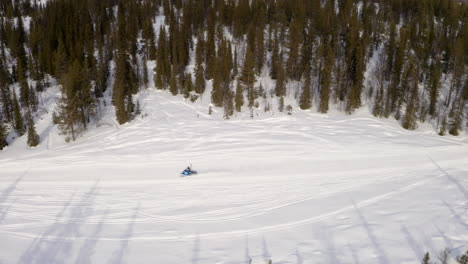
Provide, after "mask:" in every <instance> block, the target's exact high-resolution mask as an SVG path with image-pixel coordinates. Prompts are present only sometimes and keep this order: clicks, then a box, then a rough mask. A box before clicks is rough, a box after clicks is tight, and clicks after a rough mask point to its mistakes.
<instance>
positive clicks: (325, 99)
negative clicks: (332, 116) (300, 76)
mask: <svg viewBox="0 0 468 264" xmlns="http://www.w3.org/2000/svg"><path fill="white" fill-rule="evenodd" d="M324 63H325V65H324V66H323V68H322V69H321V79H320V105H319V112H321V113H326V112H328V103H329V100H330V84H331V74H332V69H333V64H334V55H333V50H332V47H330V45H326V47H325V58H324Z"/></svg>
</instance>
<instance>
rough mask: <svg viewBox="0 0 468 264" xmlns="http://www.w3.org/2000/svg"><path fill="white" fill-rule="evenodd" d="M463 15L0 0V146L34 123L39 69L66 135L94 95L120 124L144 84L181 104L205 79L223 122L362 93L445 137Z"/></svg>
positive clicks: (456, 99)
mask: <svg viewBox="0 0 468 264" xmlns="http://www.w3.org/2000/svg"><path fill="white" fill-rule="evenodd" d="M467 15H468V9H467V6H466V5H464V4H462V3H458V2H457V1H452V0H361V1H352V0H327V1H321V0H276V1H275V0H224V1H215V0H99V1H97V0H82V1H74V0H50V1H48V2H47V3H46V5H45V6H42V5H39V4H37V2H35V1H32V2H31V1H29V0H25V1H23V0H4V1H2V2H1V3H0V56H1V59H0V97H1V98H0V99H1V106H2V108H1V111H2V112H1V119H2V122H0V142H1V143H0V145H1V146H4V145H5V144H6V142H5V140H4V138H5V135H6V134H7V132H8V131H9V130H10V129H13V130H14V131H16V133H17V134H18V135H22V134H24V133H26V131H28V132H29V131H32V132H34V123H33V122H34V118H33V117H34V114H35V113H36V112H37V110H38V99H37V98H38V93H40V92H42V91H43V90H44V89H45V88H47V87H48V86H50V83H49V82H50V80H51V79H52V78H51V77H53V78H54V79H56V80H58V82H59V83H60V84H61V85H62V93H63V96H62V99H61V101H60V103H59V104H58V108H57V110H56V113H55V114H54V122H55V123H56V124H58V125H59V127H60V128H61V130H62V131H63V132H64V133H65V134H67V135H68V136H69V139H71V140H74V139H75V138H76V137H77V136H78V135H80V133H81V132H82V131H84V130H85V129H86V128H87V126H88V125H89V123H90V122H92V120H93V119H94V117H95V116H96V115H97V114H98V111H99V109H102V107H99V106H100V105H101V104H103V99H102V98H103V96H104V95H105V94H108V95H112V103H113V105H114V106H115V110H116V118H117V121H118V122H119V123H120V124H123V123H125V122H128V121H130V120H132V119H133V118H134V117H135V115H137V114H138V112H139V103H138V102H137V101H136V100H135V99H134V98H133V95H134V94H135V93H137V92H138V91H139V89H143V88H144V87H152V86H155V87H156V88H157V89H167V90H169V91H170V92H171V93H172V94H174V95H176V94H183V95H184V96H185V97H186V98H189V99H190V100H192V101H195V100H197V98H198V97H199V96H200V95H201V94H203V93H204V92H205V89H207V87H212V89H211V99H212V103H213V105H214V106H216V107H223V108H224V117H225V118H226V119H227V118H229V117H231V116H232V115H233V114H234V113H235V112H236V111H237V112H239V111H242V110H243V109H244V110H247V109H253V108H258V107H259V105H260V104H259V102H267V103H265V108H264V110H265V111H270V110H271V109H270V103H269V102H270V101H273V100H278V104H277V105H278V106H279V107H278V110H279V111H283V110H284V108H285V106H284V98H285V97H286V96H288V95H292V96H295V98H296V99H297V101H298V104H299V106H300V108H301V109H303V110H306V109H311V108H316V109H317V110H318V111H319V112H322V113H326V112H327V111H328V110H329V107H330V104H335V105H337V107H338V108H339V109H342V110H343V111H345V112H347V113H353V112H354V111H355V110H356V109H357V108H359V107H361V106H362V105H363V104H364V103H365V102H366V103H367V104H368V105H370V106H371V109H372V112H373V114H374V115H375V116H378V117H386V118H388V117H394V118H396V119H397V120H399V121H400V122H401V124H402V126H403V127H404V128H407V129H415V128H416V127H417V122H425V121H431V122H432V123H434V124H436V125H437V127H438V129H439V132H440V134H441V135H443V134H445V133H446V132H448V133H450V134H453V135H458V133H459V131H461V130H462V129H463V127H464V126H465V124H464V122H465V121H466V112H465V111H466V104H467V102H468V84H467V70H466V69H467V67H466V66H467V55H466V47H468V26H467ZM161 21H163V23H159V22H161ZM26 22H28V26H27V27H25V23H26ZM149 61H154V62H155V65H156V67H155V69H154V71H153V68H152V67H151V68H150V70H149V68H148V62H149ZM150 64H151V63H150ZM365 73H367V76H365ZM265 79H267V80H269V79H271V80H274V81H273V82H272V83H274V87H271V88H272V89H266V87H264V86H263V85H264V84H263V83H262V80H265ZM149 80H154V83H149ZM298 87H299V88H298ZM289 107H290V106H289ZM32 132H31V134H34V133H32Z"/></svg>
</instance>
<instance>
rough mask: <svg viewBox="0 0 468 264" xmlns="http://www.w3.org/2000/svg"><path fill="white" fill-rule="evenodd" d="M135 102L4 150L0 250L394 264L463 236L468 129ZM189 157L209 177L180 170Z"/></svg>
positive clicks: (90, 257) (167, 262)
mask: <svg viewBox="0 0 468 264" xmlns="http://www.w3.org/2000/svg"><path fill="white" fill-rule="evenodd" d="M140 99H141V100H142V101H141V103H142V108H143V115H144V117H143V118H141V117H139V118H137V119H136V120H135V121H133V122H131V123H130V124H126V125H123V126H115V125H114V124H113V123H112V122H111V121H109V122H103V123H102V124H100V125H99V126H98V127H97V128H95V129H92V130H90V131H89V132H88V133H86V134H85V135H84V136H83V137H81V138H79V139H78V140H77V141H76V142H74V143H70V144H66V143H64V142H63V137H61V136H58V135H57V131H56V128H53V127H51V126H50V118H49V117H45V118H44V120H43V121H41V122H42V123H43V124H42V123H41V122H39V123H38V129H39V130H38V132H39V133H40V134H41V135H42V137H43V141H42V142H41V145H40V146H39V147H37V148H36V149H26V148H27V147H26V146H25V144H24V142H22V140H23V141H24V139H19V140H16V141H15V143H14V144H13V145H12V146H10V147H8V149H6V150H5V151H3V152H0V169H1V175H0V241H1V244H2V249H1V250H0V263H164V264H171V263H174V264H175V263H198V264H204V263H224V264H228V263H229V264H230V263H232V264H234V263H237V264H238V263H249V261H250V260H251V261H252V263H254V264H257V263H261V264H264V263H268V261H269V260H270V259H271V260H272V261H273V263H282V264H286V263H303V264H306V263H380V264H390V263H419V262H420V260H421V258H422V256H423V254H424V253H425V252H426V251H429V252H430V253H431V254H437V253H438V252H439V251H440V250H442V249H444V248H445V247H449V248H451V249H453V251H452V254H453V255H457V254H459V253H461V252H462V251H463V250H466V249H467V246H468V211H467V210H468V138H467V137H466V135H464V136H460V137H451V136H447V137H439V136H437V135H436V134H435V132H433V130H432V129H427V132H425V130H424V129H420V130H419V131H417V132H412V131H407V130H404V129H403V128H401V127H400V125H399V124H397V123H396V122H395V121H391V120H381V119H375V118H373V117H371V116H370V115H369V114H366V113H364V112H361V113H356V114H355V115H353V116H344V115H343V114H336V115H334V114H330V115H321V114H313V113H306V112H301V111H296V112H294V113H293V115H292V116H287V115H279V114H276V115H271V114H263V115H260V116H259V117H256V119H255V120H249V119H250V118H249V117H248V115H249V114H247V113H245V115H246V116H245V117H237V118H235V119H234V120H229V121H224V120H222V119H221V118H220V117H221V116H222V113H215V115H214V116H209V115H207V107H206V106H207V105H206V104H203V103H195V104H192V103H188V102H185V101H184V100H183V99H182V98H181V97H172V96H170V95H169V94H168V93H166V92H159V91H154V90H150V91H148V92H147V93H146V94H144V95H142V96H141V98H140ZM49 110H50V109H49ZM215 110H218V111H219V109H215ZM47 118H49V119H47ZM103 120H105V118H104V119H103ZM47 135H48V136H47ZM189 163H192V164H193V166H194V169H196V170H198V172H199V174H198V175H196V176H191V177H179V173H180V171H182V170H183V169H184V168H185V166H187V165H188V164H189Z"/></svg>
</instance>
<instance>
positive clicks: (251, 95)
mask: <svg viewBox="0 0 468 264" xmlns="http://www.w3.org/2000/svg"><path fill="white" fill-rule="evenodd" d="M254 59H255V57H254V54H253V51H252V50H251V49H249V48H247V52H246V55H245V61H244V67H243V68H242V73H241V76H240V79H239V80H240V81H241V84H242V85H243V87H244V89H245V90H247V98H248V102H249V103H248V106H249V108H252V106H253V105H254V100H255V91H254V84H255V80H256V77H255V71H254V67H255V60H254Z"/></svg>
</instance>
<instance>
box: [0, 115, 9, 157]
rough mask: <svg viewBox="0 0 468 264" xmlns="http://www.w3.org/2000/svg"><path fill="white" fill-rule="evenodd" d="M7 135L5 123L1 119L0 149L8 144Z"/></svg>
mask: <svg viewBox="0 0 468 264" xmlns="http://www.w3.org/2000/svg"><path fill="white" fill-rule="evenodd" d="M6 137H7V131H6V129H5V126H4V125H3V121H2V120H0V150H2V149H4V148H5V147H6V146H8V143H7V141H6Z"/></svg>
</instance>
